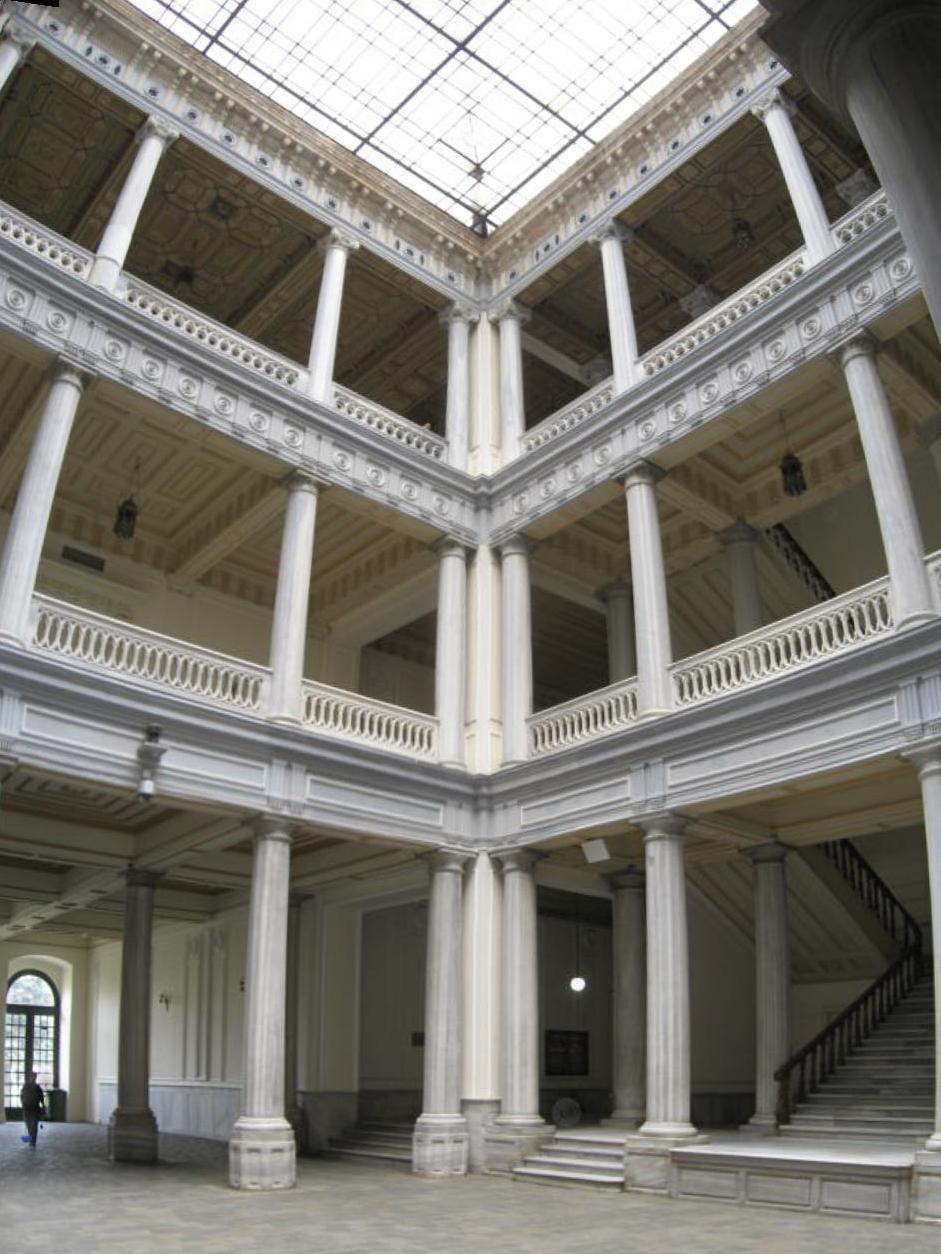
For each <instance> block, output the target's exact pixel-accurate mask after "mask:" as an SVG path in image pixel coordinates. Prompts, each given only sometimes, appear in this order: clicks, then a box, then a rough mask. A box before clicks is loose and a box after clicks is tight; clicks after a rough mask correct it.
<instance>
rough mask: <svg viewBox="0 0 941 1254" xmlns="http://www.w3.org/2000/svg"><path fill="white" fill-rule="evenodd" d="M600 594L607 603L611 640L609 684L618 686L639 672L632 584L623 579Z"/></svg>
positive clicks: (610, 584)
mask: <svg viewBox="0 0 941 1254" xmlns="http://www.w3.org/2000/svg"><path fill="white" fill-rule="evenodd" d="M597 595H598V597H599V599H600V600H601V601H602V603H603V604H604V615H605V627H606V629H607V640H608V683H609V684H616V683H619V682H620V680H622V679H629V678H630V677H631V675H636V673H637V659H636V656H635V650H634V603H633V597H632V595H631V585H630V584H629V583H625V582H624V580H623V579H614V580H612V581H611V583H606V584H605V585H604V587H603V588H599V589H598V594H597Z"/></svg>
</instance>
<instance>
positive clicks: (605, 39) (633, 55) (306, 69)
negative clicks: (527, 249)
mask: <svg viewBox="0 0 941 1254" xmlns="http://www.w3.org/2000/svg"><path fill="white" fill-rule="evenodd" d="M135 3H136V6H137V8H139V9H140V10H141V11H142V12H144V13H146V14H147V15H148V16H150V17H152V18H154V19H155V20H156V21H158V22H160V23H161V25H163V26H165V27H166V28H167V29H169V30H172V31H173V32H174V33H175V34H176V35H178V36H180V38H182V39H184V40H186V41H187V42H189V43H191V44H192V45H193V46H194V47H195V48H197V49H198V50H199V51H202V52H205V53H206V55H207V56H209V57H210V58H211V59H212V60H213V61H215V62H217V63H218V64H219V65H221V66H224V67H225V68H226V69H228V70H230V71H231V72H232V73H234V74H236V75H238V76H239V77H241V78H242V79H243V80H244V81H246V82H248V83H250V84H251V85H252V86H253V87H256V88H257V89H258V90H259V91H262V92H264V93H265V94H267V95H268V96H270V97H272V98H273V99H275V100H277V102H278V103H279V104H281V105H283V106H284V107H285V108H287V109H289V110H291V111H292V112H294V113H295V114H297V115H298V116H299V117H301V118H303V119H304V120H305V121H308V122H309V123H310V124H311V125H313V126H315V127H316V128H317V129H319V130H320V131H322V132H323V133H324V134H326V135H328V136H330V138H332V139H334V140H336V141H337V142H339V143H340V144H342V145H344V146H345V147H347V148H349V149H351V150H352V151H353V152H358V153H360V155H362V156H363V157H364V158H365V159H366V160H368V161H372V162H373V163H374V164H376V165H377V166H378V167H379V168H380V169H382V170H383V171H384V172H386V173H388V174H390V175H391V176H392V177H394V178H396V179H398V180H399V181H400V182H402V183H404V184H405V185H406V186H408V187H410V188H412V189H413V190H415V191H418V192H419V193H420V194H421V195H422V196H425V197H427V198H428V199H429V200H430V201H431V202H432V203H433V204H435V205H438V206H439V207H441V208H444V209H446V210H447V211H448V212H450V213H453V214H455V215H456V216H457V217H458V218H460V219H461V220H462V221H464V222H470V221H471V220H472V218H473V216H474V214H475V212H476V213H479V214H483V216H484V217H486V218H487V219H488V221H489V222H490V224H491V225H497V224H499V223H500V222H501V221H504V220H505V219H506V218H507V217H508V216H509V214H510V213H512V212H513V211H514V210H515V209H516V208H518V207H520V206H521V205H523V204H525V203H526V201H528V200H529V199H531V197H532V196H533V195H535V194H536V192H537V191H539V190H540V189H541V188H542V187H544V186H546V185H547V184H548V183H549V182H551V181H552V180H553V179H554V178H556V177H558V175H560V174H561V173H562V172H563V171H564V170H565V169H567V168H568V167H569V166H570V165H571V164H572V163H573V162H574V161H576V160H577V159H578V158H579V157H580V156H582V155H583V154H584V153H585V152H587V151H588V149H589V147H590V146H591V144H592V143H595V142H597V140H599V139H601V138H602V137H603V136H604V135H606V134H608V133H609V132H610V131H611V130H612V129H614V127H616V126H618V125H619V124H620V123H621V122H623V121H625V120H626V119H627V118H629V117H630V116H631V115H632V114H633V113H634V112H636V110H637V109H639V108H640V107H642V106H643V105H644V104H645V103H646V102H647V101H648V100H650V99H651V98H652V96H654V95H655V94H656V93H657V92H658V91H659V90H661V89H662V88H663V87H664V86H665V85H666V84H667V83H669V82H670V81H671V80H672V79H673V78H675V77H676V76H677V75H678V74H679V73H681V71H682V70H683V69H684V68H685V67H686V66H687V65H689V64H690V63H691V62H692V61H693V60H695V58H696V57H698V56H699V55H701V53H703V52H704V51H705V50H706V49H707V48H709V47H710V46H711V45H712V44H713V43H715V42H716V40H718V39H719V38H721V36H722V34H723V33H724V32H725V30H727V29H728V27H729V26H731V25H734V24H735V23H736V22H738V21H740V20H741V19H742V17H744V16H745V15H746V14H747V13H748V12H749V11H750V10H751V9H752V8H753V7H754V5H753V3H752V0H629V2H628V3H625V0H580V2H576V0H355V2H354V0H135Z"/></svg>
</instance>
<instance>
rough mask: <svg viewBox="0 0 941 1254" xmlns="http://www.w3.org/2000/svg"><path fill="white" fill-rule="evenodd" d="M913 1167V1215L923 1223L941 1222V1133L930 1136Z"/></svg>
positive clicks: (917, 1154)
mask: <svg viewBox="0 0 941 1254" xmlns="http://www.w3.org/2000/svg"><path fill="white" fill-rule="evenodd" d="M927 1144H928V1149H927V1150H919V1151H918V1152H917V1153H916V1155H915V1163H914V1166H913V1168H912V1202H911V1217H912V1219H916V1220H919V1221H920V1222H921V1223H929V1224H941V1135H938V1134H937V1133H935V1135H934V1136H932V1137H929V1138H928V1142H927Z"/></svg>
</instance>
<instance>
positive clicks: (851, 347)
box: [830, 331, 880, 366]
mask: <svg viewBox="0 0 941 1254" xmlns="http://www.w3.org/2000/svg"><path fill="white" fill-rule="evenodd" d="M879 347H880V345H879V341H878V340H877V339H876V337H875V336H874V335H873V334H872V333H871V332H869V331H856V332H854V333H853V334H852V335H851V336H850V337H849V339H846V340H844V341H843V343H842V344H837V346H836V348H833V349H831V350H830V356H831V357H835V358H836V360H837V361H838V362H839V363H840V365H841V366H846V365H847V364H848V363H849V362H851V361H854V360H855V359H856V358H857V357H875V355H876V353H877V352H878V351H879Z"/></svg>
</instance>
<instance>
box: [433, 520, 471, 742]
mask: <svg viewBox="0 0 941 1254" xmlns="http://www.w3.org/2000/svg"><path fill="white" fill-rule="evenodd" d="M434 550H435V552H436V553H437V555H438V621H437V634H436V647H435V714H436V715H437V718H438V760H439V761H440V762H441V764H442V766H458V767H463V765H464V760H465V752H464V711H465V705H466V689H467V661H466V642H467V551H466V549H465V548H464V545H463V544H461V543H460V542H459V541H457V540H451V539H449V538H448V537H445V538H444V539H442V540H439V541H438V542H437V544H435V545H434Z"/></svg>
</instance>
